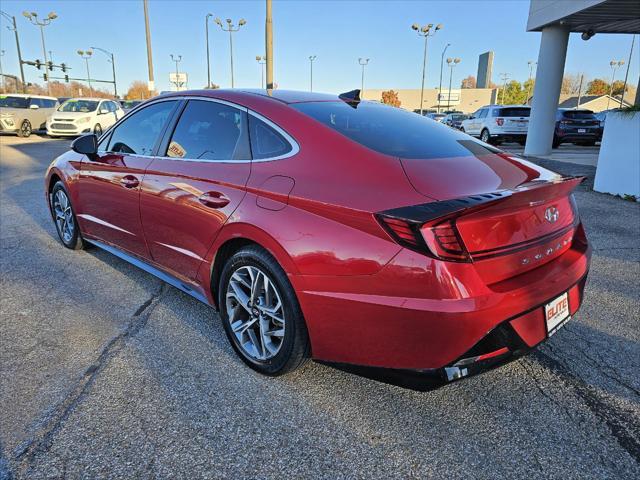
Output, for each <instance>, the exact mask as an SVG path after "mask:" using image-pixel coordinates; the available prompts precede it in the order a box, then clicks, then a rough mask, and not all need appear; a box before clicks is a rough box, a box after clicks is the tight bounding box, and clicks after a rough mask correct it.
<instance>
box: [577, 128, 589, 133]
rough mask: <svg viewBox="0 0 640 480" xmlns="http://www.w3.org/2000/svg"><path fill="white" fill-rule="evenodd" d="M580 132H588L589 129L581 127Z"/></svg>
mask: <svg viewBox="0 0 640 480" xmlns="http://www.w3.org/2000/svg"><path fill="white" fill-rule="evenodd" d="M578 133H587V129H586V128H579V129H578Z"/></svg>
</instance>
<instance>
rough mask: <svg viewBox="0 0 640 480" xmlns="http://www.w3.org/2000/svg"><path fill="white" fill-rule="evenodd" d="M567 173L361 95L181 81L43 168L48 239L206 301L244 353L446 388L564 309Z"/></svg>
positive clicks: (570, 231) (282, 363) (276, 362)
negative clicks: (185, 85)
mask: <svg viewBox="0 0 640 480" xmlns="http://www.w3.org/2000/svg"><path fill="white" fill-rule="evenodd" d="M580 181H581V178H574V177H563V176H560V175H558V174H555V173H553V172H550V171H548V170H545V169H543V168H541V167H538V166H536V165H534V164H532V163H529V162H527V161H525V160H521V159H518V158H515V157H513V156H512V155H510V154H507V153H504V152H502V151H500V150H498V149H496V148H494V147H491V146H490V145H487V144H484V143H482V142H480V141H478V140H475V139H474V138H471V137H470V136H468V135H466V134H464V133H461V132H457V131H454V130H452V129H450V128H448V127H446V126H445V125H441V124H439V123H437V122H433V121H431V120H429V119H427V118H424V117H422V116H420V115H416V114H414V113H411V112H407V111H404V110H402V109H399V108H394V107H389V106H385V105H382V104H379V103H376V102H367V101H360V98H359V92H358V91H357V90H356V91H353V92H349V93H346V94H343V95H340V96H334V95H320V94H311V93H301V92H291V91H273V92H265V91H238V90H229V91H225V90H215V91H191V92H180V93H176V94H170V95H164V96H160V97H157V98H155V99H153V100H150V101H147V102H145V103H144V104H142V105H140V106H139V107H137V108H136V109H135V110H132V111H131V112H130V113H129V114H128V115H127V116H126V117H124V118H123V119H121V120H120V121H119V122H118V123H117V124H116V125H115V126H113V127H112V128H111V129H110V130H109V131H107V132H105V133H104V134H103V135H102V136H101V137H100V138H99V139H98V138H96V136H95V135H86V136H83V137H80V138H79V139H77V140H76V141H75V142H74V144H73V146H72V151H69V152H67V153H65V154H64V155H62V156H60V157H59V158H57V159H56V160H54V161H53V163H52V164H51V166H50V168H49V169H48V171H47V174H46V182H45V189H46V198H47V202H48V205H49V207H50V210H51V214H52V217H53V220H54V222H55V224H56V227H57V231H58V234H59V236H60V239H61V241H62V243H63V244H64V245H65V246H66V247H68V248H72V249H78V248H83V247H84V246H87V245H94V246H97V247H99V248H102V249H105V250H107V251H109V252H111V253H113V254H114V255H117V256H118V257H120V258H123V259H125V260H127V261H129V262H131V263H133V264H135V265H137V266H139V267H140V268H142V269H144V270H146V271H147V272H149V273H152V274H154V275H157V276H158V277H160V278H162V279H163V280H165V281H166V282H168V283H170V284H171V285H173V286H175V287H177V288H179V289H180V290H183V291H184V292H186V293H188V294H190V295H192V296H194V297H195V298H197V299H199V300H201V301H202V302H204V303H206V304H208V305H211V306H212V307H214V308H216V309H218V310H219V312H220V317H221V319H222V323H223V325H224V328H225V331H226V333H227V335H228V337H229V340H230V341H231V344H232V345H233V347H234V349H235V350H236V352H237V353H238V354H239V356H240V358H241V359H242V360H243V361H244V362H246V363H247V364H248V365H249V366H251V367H252V368H254V369H256V370H258V371H259V372H262V373H264V374H268V375H279V374H283V373H286V372H289V371H291V370H293V369H295V368H297V367H299V366H300V365H302V364H303V363H304V362H305V360H307V359H308V358H314V359H317V360H322V361H325V362H333V363H338V364H349V365H358V366H366V367H380V368H384V369H394V370H393V371H396V370H401V371H406V372H407V373H411V374H413V375H415V374H416V373H419V374H420V375H424V377H425V378H427V377H429V378H435V379H439V380H441V381H445V382H446V381H451V380H455V379H458V378H462V377H465V376H467V375H470V374H473V373H476V372H478V371H481V370H483V369H486V368H489V367H493V366H495V365H498V364H501V363H504V362H505V361H507V360H510V359H513V358H516V357H518V356H519V355H522V354H523V353H525V352H526V351H528V350H529V349H531V348H532V347H535V346H536V345H537V344H539V343H540V342H542V341H544V340H545V339H547V338H548V337H549V336H550V335H552V334H553V333H554V332H555V331H556V330H557V329H558V328H560V327H561V326H562V325H563V324H564V323H565V322H566V321H567V320H569V319H570V318H571V316H572V315H574V314H575V313H576V311H577V310H578V308H579V306H580V303H581V301H582V292H583V289H584V285H585V280H586V276H587V272H588V269H589V261H590V254H591V250H590V247H589V245H588V243H587V239H586V237H585V233H584V230H583V227H582V224H581V222H580V217H579V215H578V211H577V209H576V204H575V201H574V199H573V196H572V191H573V190H574V188H575V187H576V186H577V185H578V184H579V183H580Z"/></svg>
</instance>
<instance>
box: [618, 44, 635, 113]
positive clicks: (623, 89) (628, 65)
mask: <svg viewBox="0 0 640 480" xmlns="http://www.w3.org/2000/svg"><path fill="white" fill-rule="evenodd" d="M635 43H636V36H635V35H634V36H633V37H631V50H629V61H628V62H627V72H626V73H625V74H624V85H623V87H622V95H621V96H620V108H622V102H624V94H625V91H626V90H627V80H628V79H629V67H630V66H631V59H632V55H633V45H634V44H635Z"/></svg>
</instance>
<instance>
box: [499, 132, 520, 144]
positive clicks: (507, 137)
mask: <svg viewBox="0 0 640 480" xmlns="http://www.w3.org/2000/svg"><path fill="white" fill-rule="evenodd" d="M491 138H493V139H495V140H501V141H516V142H517V141H518V140H526V138H527V132H517V133H515V132H514V133H492V134H491Z"/></svg>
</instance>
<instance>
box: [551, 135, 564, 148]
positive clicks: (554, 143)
mask: <svg viewBox="0 0 640 480" xmlns="http://www.w3.org/2000/svg"><path fill="white" fill-rule="evenodd" d="M561 143H562V142H561V141H560V139H559V138H558V137H556V136H554V137H553V141H552V142H551V148H558V147H559V146H560V144H561Z"/></svg>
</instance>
